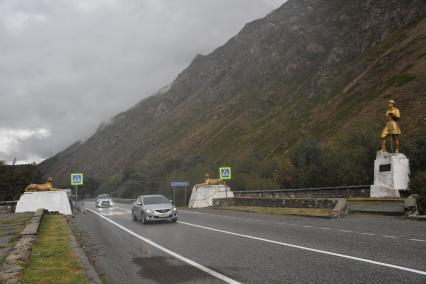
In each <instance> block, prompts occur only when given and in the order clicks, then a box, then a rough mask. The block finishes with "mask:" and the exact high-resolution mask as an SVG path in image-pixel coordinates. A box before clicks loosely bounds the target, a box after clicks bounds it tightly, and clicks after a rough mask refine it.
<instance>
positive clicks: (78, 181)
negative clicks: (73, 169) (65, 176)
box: [71, 173, 83, 185]
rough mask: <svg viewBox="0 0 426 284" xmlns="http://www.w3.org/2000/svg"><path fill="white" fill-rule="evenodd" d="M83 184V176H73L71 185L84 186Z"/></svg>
mask: <svg viewBox="0 0 426 284" xmlns="http://www.w3.org/2000/svg"><path fill="white" fill-rule="evenodd" d="M82 184H83V174H81V173H79V174H71V185H82Z"/></svg>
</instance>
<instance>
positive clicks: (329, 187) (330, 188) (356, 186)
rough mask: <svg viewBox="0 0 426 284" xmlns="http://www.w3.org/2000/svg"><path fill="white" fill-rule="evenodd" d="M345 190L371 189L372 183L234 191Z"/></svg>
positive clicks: (240, 192)
mask: <svg viewBox="0 0 426 284" xmlns="http://www.w3.org/2000/svg"><path fill="white" fill-rule="evenodd" d="M335 189H337V190H345V189H370V185H348V186H327V187H307V188H293V189H268V190H240V191H233V193H234V194H245V193H247V194H248V193H279V192H300V191H321V190H335Z"/></svg>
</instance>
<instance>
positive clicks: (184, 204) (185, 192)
mask: <svg viewBox="0 0 426 284" xmlns="http://www.w3.org/2000/svg"><path fill="white" fill-rule="evenodd" d="M183 206H184V207H186V186H185V203H184V205H183Z"/></svg>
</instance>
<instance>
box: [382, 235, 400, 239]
mask: <svg viewBox="0 0 426 284" xmlns="http://www.w3.org/2000/svg"><path fill="white" fill-rule="evenodd" d="M383 237H384V238H389V239H397V238H398V237H395V236H388V235H383Z"/></svg>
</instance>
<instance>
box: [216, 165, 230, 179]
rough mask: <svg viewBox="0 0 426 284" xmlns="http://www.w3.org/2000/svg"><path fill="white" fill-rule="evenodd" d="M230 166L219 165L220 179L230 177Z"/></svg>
mask: <svg viewBox="0 0 426 284" xmlns="http://www.w3.org/2000/svg"><path fill="white" fill-rule="evenodd" d="M231 177H232V175H231V167H221V168H219V178H220V179H231Z"/></svg>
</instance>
